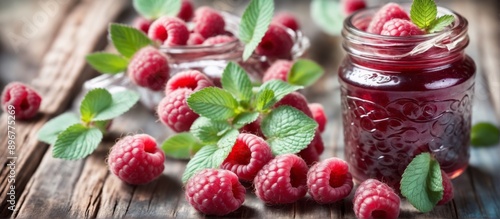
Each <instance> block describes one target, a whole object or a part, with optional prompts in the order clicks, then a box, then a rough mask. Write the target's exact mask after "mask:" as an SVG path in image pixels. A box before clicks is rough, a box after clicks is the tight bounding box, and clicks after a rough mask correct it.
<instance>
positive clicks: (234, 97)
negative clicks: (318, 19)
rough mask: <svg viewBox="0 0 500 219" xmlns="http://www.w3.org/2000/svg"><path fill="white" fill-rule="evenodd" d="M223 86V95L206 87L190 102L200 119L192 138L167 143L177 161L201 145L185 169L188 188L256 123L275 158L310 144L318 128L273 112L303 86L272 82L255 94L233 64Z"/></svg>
mask: <svg viewBox="0 0 500 219" xmlns="http://www.w3.org/2000/svg"><path fill="white" fill-rule="evenodd" d="M314 71H316V70H314ZM300 74H301V75H302V73H300ZM297 78H301V77H297ZM297 81H301V80H297ZM221 82H222V89H221V88H216V87H208V88H205V89H202V90H199V91H196V92H194V93H192V94H191V95H190V96H189V97H188V99H187V103H188V106H189V107H190V108H191V109H192V110H193V111H194V112H196V113H198V114H199V115H200V117H199V118H198V119H197V120H195V122H194V123H193V124H192V126H191V129H190V136H188V135H187V134H182V136H179V135H174V136H173V137H171V138H169V139H167V140H166V141H165V142H164V143H163V147H162V148H163V149H164V151H165V153H167V154H171V155H172V156H178V157H186V156H189V155H190V154H189V153H188V152H187V151H191V149H190V148H191V147H192V146H191V145H193V144H194V143H193V142H196V143H200V144H201V145H202V146H200V147H201V148H202V149H201V150H200V151H198V152H197V153H196V154H195V155H194V157H193V158H192V159H191V160H190V161H189V163H188V165H187V167H186V171H185V172H184V175H183V181H184V182H186V181H187V180H188V179H189V178H190V177H191V176H192V175H193V174H195V173H196V172H197V171H200V170H202V169H205V168H218V167H219V166H220V164H221V163H222V162H223V160H224V159H225V158H226V157H227V155H228V154H229V152H230V151H231V148H232V147H233V145H234V144H235V142H236V139H237V137H238V135H239V131H238V130H239V129H241V128H242V127H244V126H245V125H246V124H249V123H252V122H254V121H256V120H257V119H261V121H262V122H261V123H260V124H261V127H260V128H261V130H262V131H263V133H264V135H265V137H266V138H267V142H268V144H269V145H270V147H271V149H272V151H273V153H274V154H275V155H279V154H285V153H297V152H299V151H301V150H302V149H304V148H306V147H307V145H309V143H310V142H311V141H312V139H313V137H314V133H315V131H316V128H317V126H318V125H317V123H316V122H315V121H314V120H313V119H311V118H309V117H308V116H307V115H305V114H304V113H302V112H301V111H299V110H297V109H295V108H293V107H290V106H281V107H277V108H274V105H275V104H276V103H277V102H278V101H280V100H281V99H282V98H283V97H285V96H286V95H288V94H290V93H292V92H294V91H297V90H299V89H301V88H303V86H297V85H292V84H289V83H287V82H284V81H280V80H272V81H268V82H266V83H264V84H262V85H261V86H260V87H256V88H254V87H252V83H251V81H250V79H249V77H248V75H247V73H246V72H245V70H244V69H243V68H241V67H240V66H238V65H237V64H236V63H232V62H231V63H229V64H228V65H227V66H226V68H225V69H224V73H223V74H222V78H221ZM305 84H306V85H308V84H310V83H305ZM254 91H255V92H254ZM180 142H185V143H183V145H185V146H184V147H182V146H181V144H182V143H180ZM195 145H196V144H195ZM179 154H181V155H182V156H181V155H179Z"/></svg>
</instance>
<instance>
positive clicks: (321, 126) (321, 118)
mask: <svg viewBox="0 0 500 219" xmlns="http://www.w3.org/2000/svg"><path fill="white" fill-rule="evenodd" d="M308 106H309V110H311V112H312V115H313V118H314V120H316V122H317V123H318V130H319V131H320V132H324V131H325V126H326V120H327V119H326V115H325V109H324V108H323V105H321V104H319V103H311V104H309V105H308Z"/></svg>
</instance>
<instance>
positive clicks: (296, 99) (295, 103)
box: [274, 92, 313, 118]
mask: <svg viewBox="0 0 500 219" xmlns="http://www.w3.org/2000/svg"><path fill="white" fill-rule="evenodd" d="M284 105H287V106H291V107H294V108H295V109H298V110H300V111H302V112H303V113H304V114H306V115H307V116H309V117H310V118H313V115H312V112H311V110H310V109H309V106H308V105H307V99H306V97H304V95H302V94H300V93H299V92H292V93H290V94H288V95H286V96H285V97H283V98H282V99H281V100H280V101H278V102H277V103H276V104H275V105H274V107H275V108H278V107H279V106H284Z"/></svg>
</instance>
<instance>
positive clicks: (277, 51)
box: [255, 24, 293, 58]
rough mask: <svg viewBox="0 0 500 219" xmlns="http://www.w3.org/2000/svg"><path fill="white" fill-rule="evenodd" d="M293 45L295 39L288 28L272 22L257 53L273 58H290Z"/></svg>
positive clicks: (256, 50)
mask: <svg viewBox="0 0 500 219" xmlns="http://www.w3.org/2000/svg"><path fill="white" fill-rule="evenodd" d="M292 47H293V39H292V37H291V36H290V34H289V33H288V32H287V31H286V29H285V28H284V27H283V26H281V25H277V24H270V25H269V29H268V30H267V32H266V34H265V35H264V37H262V40H261V41H260V43H259V45H258V46H257V48H256V49H255V53H257V54H259V55H264V56H269V57H273V58H290V50H291V49H292Z"/></svg>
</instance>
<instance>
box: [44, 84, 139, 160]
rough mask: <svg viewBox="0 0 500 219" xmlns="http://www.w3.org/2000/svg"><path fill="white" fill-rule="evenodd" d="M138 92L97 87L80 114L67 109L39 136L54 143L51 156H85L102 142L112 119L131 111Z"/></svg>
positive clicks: (45, 127) (65, 157)
mask: <svg viewBox="0 0 500 219" xmlns="http://www.w3.org/2000/svg"><path fill="white" fill-rule="evenodd" d="M138 100H139V94H137V93H136V92H133V91H129V90H124V91H121V92H116V93H109V91H107V90H106V89H103V88H96V89H93V90H91V91H89V92H88V93H87V94H86V95H85V97H84V98H83V100H82V102H81V104H80V115H79V116H78V115H76V114H74V113H64V114H61V115H60V116H57V117H55V118H53V119H52V120H50V121H48V122H47V123H45V125H44V126H43V127H42V128H41V129H40V131H39V132H38V139H39V140H40V141H43V142H45V143H47V144H53V145H54V147H53V150H52V156H53V157H55V158H62V159H68V160H74V159H81V158H85V157H86V156H88V155H89V154H91V153H92V152H93V151H94V150H95V149H96V148H97V146H98V145H99V143H100V142H101V140H102V137H103V135H104V133H105V132H106V126H107V125H108V124H109V123H110V121H111V120H112V119H114V118H116V117H118V116H120V115H121V114H123V113H125V112H126V111H128V110H129V109H130V108H131V107H132V106H133V105H134V104H135V103H137V101H138Z"/></svg>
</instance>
